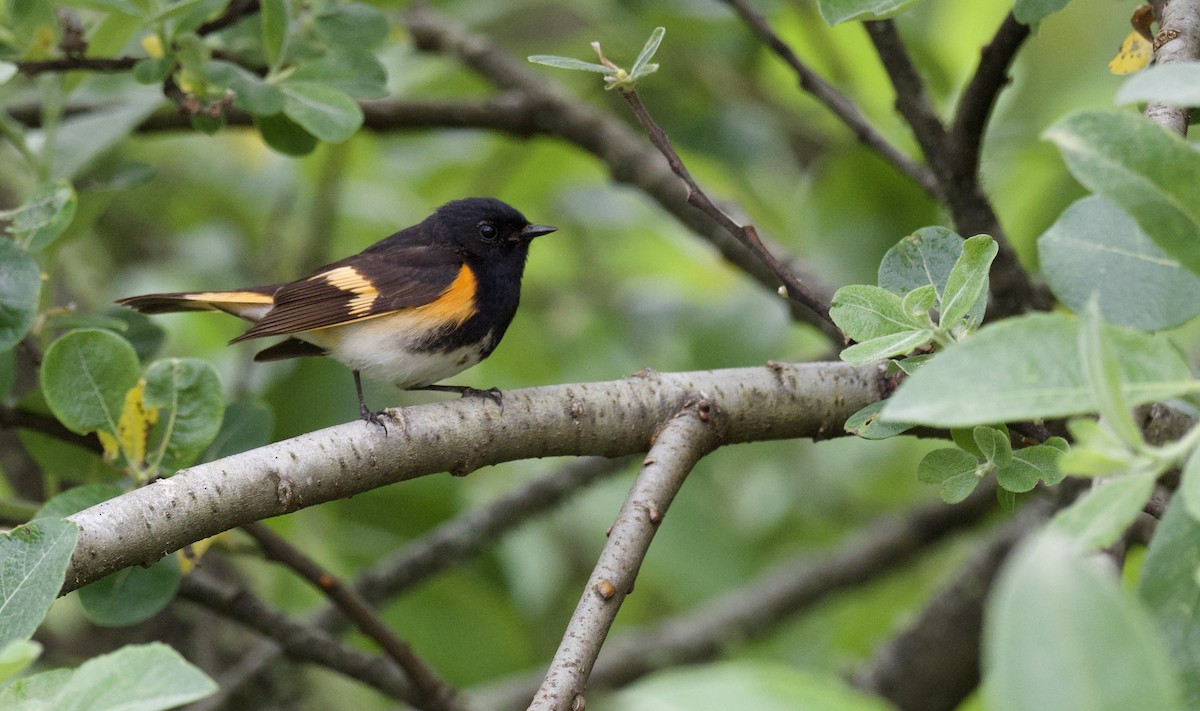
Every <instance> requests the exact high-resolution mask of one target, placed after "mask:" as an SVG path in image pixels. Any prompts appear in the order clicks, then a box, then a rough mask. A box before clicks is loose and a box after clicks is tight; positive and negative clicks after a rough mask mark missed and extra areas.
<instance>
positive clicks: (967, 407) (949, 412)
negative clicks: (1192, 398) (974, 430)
mask: <svg viewBox="0 0 1200 711" xmlns="http://www.w3.org/2000/svg"><path fill="white" fill-rule="evenodd" d="M1104 332H1105V338H1109V339H1112V345H1113V351H1114V352H1115V353H1116V357H1117V364H1118V368H1119V371H1120V374H1121V382H1122V392H1123V393H1124V396H1125V398H1126V400H1127V402H1128V403H1129V404H1130V405H1131V406H1136V405H1140V404H1144V403H1147V402H1153V401H1155V400H1162V399H1166V398H1170V397H1175V396H1177V395H1180V394H1183V393H1187V392H1194V391H1195V390H1197V389H1198V387H1200V383H1197V382H1196V381H1194V380H1192V379H1191V374H1190V372H1189V371H1188V367H1187V363H1186V362H1185V361H1184V360H1183V358H1182V357H1181V356H1180V355H1179V353H1178V351H1176V350H1175V347H1174V346H1173V345H1172V344H1171V343H1170V342H1169V341H1168V340H1167V339H1165V338H1163V337H1161V336H1151V335H1148V334H1145V333H1140V332H1137V331H1129V330H1126V329H1121V328H1118V327H1115V326H1105V327H1104ZM1078 337H1079V324H1078V322H1077V321H1076V320H1075V319H1073V318H1071V317H1069V316H1066V315H1064V314H1031V315H1027V316H1021V317H1018V318H1011V319H1006V320H1004V321H1001V322H998V323H995V324H992V325H990V326H986V327H984V328H982V329H980V330H979V332H978V333H976V334H975V335H973V336H972V337H971V338H969V339H967V340H966V341H963V342H961V343H957V344H955V345H952V346H950V347H949V348H947V349H946V350H944V351H942V352H941V353H939V354H938V355H937V356H936V357H935V358H933V359H932V360H930V361H929V362H928V363H926V364H925V365H923V366H922V367H921V369H920V370H918V371H917V372H916V373H915V374H913V375H912V376H911V377H910V378H908V379H907V380H906V381H905V382H904V383H903V384H901V385H900V388H899V389H898V390H897V391H896V393H895V394H894V395H892V397H891V398H889V400H888V404H887V405H886V406H885V407H884V409H883V413H882V417H883V418H884V419H888V420H894V421H899V422H916V423H919V424H925V425H931V426H934V427H969V426H974V425H984V424H990V423H994V422H998V421H1002V422H1012V421H1016V420H1028V419H1035V418H1049V417H1064V416H1067V415H1074V414H1080V413H1085V412H1094V411H1095V410H1096V403H1095V400H1094V398H1093V396H1092V393H1091V387H1090V386H1089V384H1088V382H1087V377H1086V376H1085V375H1084V374H1083V365H1082V364H1081V363H1080V360H1079V347H1078Z"/></svg>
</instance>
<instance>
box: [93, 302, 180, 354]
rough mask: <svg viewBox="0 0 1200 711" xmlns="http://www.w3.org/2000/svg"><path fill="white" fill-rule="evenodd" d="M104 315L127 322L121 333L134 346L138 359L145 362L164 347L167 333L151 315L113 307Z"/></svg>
mask: <svg viewBox="0 0 1200 711" xmlns="http://www.w3.org/2000/svg"><path fill="white" fill-rule="evenodd" d="M104 315H105V316H110V317H112V318H115V319H117V320H118V321H120V322H122V323H123V324H125V328H124V329H123V330H121V332H120V333H121V335H122V336H124V337H125V340H127V341H129V344H130V345H131V346H133V350H134V351H135V352H137V357H138V360H140V361H142V362H143V363H145V362H146V361H148V360H150V358H152V357H153V356H154V354H155V353H158V351H159V349H160V348H162V344H163V341H164V340H166V337H167V333H166V331H164V330H163V327H162V326H159V325H158V323H157V322H155V321H154V320H153V319H151V318H150V317H149V316H147V315H145V314H141V313H138V312H137V311H134V310H133V309H124V308H113V309H109V310H107V311H105V312H104Z"/></svg>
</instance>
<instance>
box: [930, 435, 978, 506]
mask: <svg viewBox="0 0 1200 711" xmlns="http://www.w3.org/2000/svg"><path fill="white" fill-rule="evenodd" d="M917 479H918V480H919V481H923V482H925V483H927V484H940V485H941V489H940V491H939V493H940V494H941V497H942V500H943V501H945V502H946V503H948V504H957V503H959V502H960V501H962V500H963V499H965V498H967V497H968V496H970V495H971V492H972V491H975V487H976V486H978V485H979V460H978V459H976V458H975V457H974V456H972V455H970V454H968V453H967V452H964V451H963V450H961V449H958V448H957V447H946V448H944V449H935V450H933V451H932V452H930V453H929V454H926V455H925V457H924V458H923V459H922V460H921V462H920V463H919V464H917Z"/></svg>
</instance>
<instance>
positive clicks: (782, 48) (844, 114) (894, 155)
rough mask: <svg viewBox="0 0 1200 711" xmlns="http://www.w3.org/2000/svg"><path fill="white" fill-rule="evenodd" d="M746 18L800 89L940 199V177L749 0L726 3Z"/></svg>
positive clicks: (743, 19)
mask: <svg viewBox="0 0 1200 711" xmlns="http://www.w3.org/2000/svg"><path fill="white" fill-rule="evenodd" d="M724 2H725V4H726V5H729V6H730V7H731V8H733V10H734V11H735V12H736V13H737V14H738V16H740V17H741V18H742V21H743V22H745V23H746V25H747V26H748V27H749V28H750V29H751V30H752V31H753V32H754V33H755V34H756V35H758V37H759V39H761V40H762V41H763V42H764V43H765V44H766V45H767V46H768V47H770V48H771V51H773V52H774V53H775V54H776V55H778V56H779V58H780V59H782V60H783V61H784V62H785V63H786V64H787V65H788V66H789V67H791V68H792V71H793V72H795V73H796V78H797V79H798V80H799V81H800V88H801V89H803V90H804V91H806V92H808V93H809V94H811V95H812V96H813V98H815V99H817V100H818V101H820V102H821V103H822V104H824V105H825V107H826V108H827V109H829V111H830V112H832V113H833V115H834V116H837V117H838V118H839V119H840V120H841V122H842V123H843V124H845V125H846V127H847V128H849V129H850V131H851V132H853V133H854V136H855V137H856V138H857V139H858V140H859V142H861V143H862V144H863V145H866V146H867V147H869V148H871V149H872V150H874V151H875V152H876V153H878V154H879V155H880V156H882V157H883V158H884V160H887V161H888V162H889V163H891V164H892V165H893V166H894V167H895V168H896V169H897V170H899V171H900V172H901V173H903V174H904V175H906V176H908V178H909V179H910V180H912V181H913V182H914V183H916V184H917V185H918V186H920V188H921V189H922V190H924V191H925V192H926V193H927V194H929V195H930V196H932V197H935V198H936V197H938V195H939V186H938V183H937V180H936V178H934V175H933V173H932V172H931V171H930V170H929V168H928V167H926V166H924V165H922V164H921V163H919V162H918V161H915V160H913V159H912V157H911V156H908V155H906V154H905V153H904V152H903V151H901V150H900V149H899V148H897V147H896V146H894V145H892V144H891V143H890V142H889V141H888V140H887V139H886V138H884V137H883V135H882V134H880V133H879V132H878V131H877V130H875V127H874V126H872V125H871V122H870V121H868V120H867V118H866V117H865V116H863V115H862V112H860V111H859V110H858V107H857V106H855V105H854V102H853V101H851V100H850V99H849V97H847V96H846V95H845V94H843V93H841V92H840V91H838V90H837V89H836V88H834V86H833V85H832V84H830V83H829V82H827V81H825V79H824V78H823V77H822V76H821V75H820V74H818V73H816V72H815V71H813V69H812V68H811V67H809V66H808V65H807V64H805V63H804V62H803V61H802V60H801V59H800V58H799V57H798V56H796V53H795V52H793V51H792V48H791V47H789V46H788V45H787V43H786V42H784V41H783V40H782V39H781V38H780V37H779V35H777V34H776V33H775V31H774V30H773V29H771V25H770V23H768V22H767V19H766V18H765V17H763V15H762V14H761V13H759V12H758V11H757V10H755V9H754V8H752V7H751V6H750V4H749V3H748V2H746V0H724Z"/></svg>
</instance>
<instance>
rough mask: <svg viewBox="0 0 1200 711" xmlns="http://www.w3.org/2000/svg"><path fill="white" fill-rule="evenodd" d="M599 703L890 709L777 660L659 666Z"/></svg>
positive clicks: (709, 708) (675, 709)
mask: <svg viewBox="0 0 1200 711" xmlns="http://www.w3.org/2000/svg"><path fill="white" fill-rule="evenodd" d="M589 703H590V702H589ZM598 706H599V705H598ZM602 707H603V708H607V709H620V711H729V710H730V709H738V710H739V711H741V710H744V709H751V710H753V711H887V709H889V708H891V707H890V706H889V705H888V704H887V703H885V702H884V701H881V700H880V699H878V698H876V697H873V696H870V695H867V694H865V693H863V692H860V691H857V690H855V689H853V688H852V687H851V686H850V685H849V684H848V683H847V682H846V681H845V680H844V679H842V678H840V677H839V676H838V675H837V674H836V673H834V672H832V671H822V672H812V671H801V670H797V669H795V668H793V667H790V666H787V665H784V664H780V663H778V662H763V661H758V660H752V661H732V662H718V663H715V664H702V665H699V666H692V667H682V668H675V669H664V670H662V671H660V672H658V673H656V674H654V675H652V676H648V677H646V678H644V679H641V680H639V681H636V682H634V683H633V684H630V685H628V686H625V687H623V688H622V689H621V691H620V692H618V693H617V694H616V695H615V696H614V697H613V698H612V699H611V700H609V702H608V703H607V704H603V706H602Z"/></svg>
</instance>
